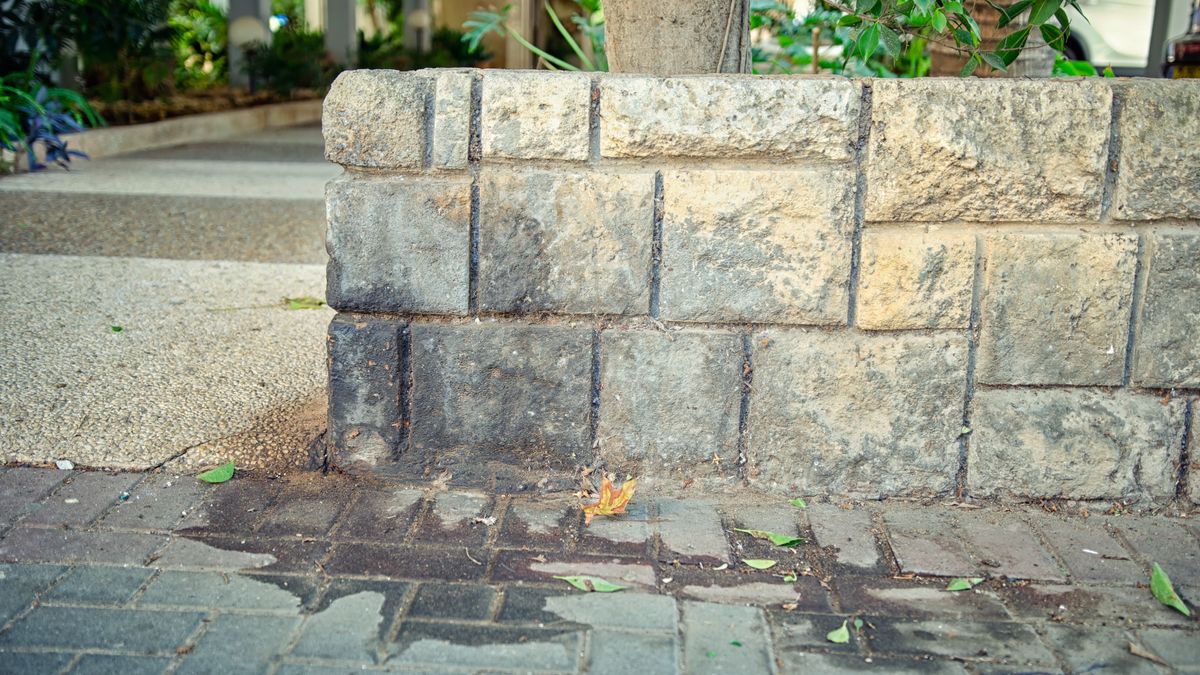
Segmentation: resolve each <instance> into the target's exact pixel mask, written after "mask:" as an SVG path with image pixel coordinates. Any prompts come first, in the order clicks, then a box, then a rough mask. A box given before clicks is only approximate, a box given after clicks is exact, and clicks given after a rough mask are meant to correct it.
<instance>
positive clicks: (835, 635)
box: [825, 621, 850, 645]
mask: <svg viewBox="0 0 1200 675" xmlns="http://www.w3.org/2000/svg"><path fill="white" fill-rule="evenodd" d="M825 639H826V640H829V641H830V642H833V643H835V644H839V645H844V644H846V643H847V642H849V641H850V629H849V628H847V627H846V622H845V621H843V622H842V625H841V626H838V627H837V628H834V629H833V630H831V631H829V633H827V634H826V635H825Z"/></svg>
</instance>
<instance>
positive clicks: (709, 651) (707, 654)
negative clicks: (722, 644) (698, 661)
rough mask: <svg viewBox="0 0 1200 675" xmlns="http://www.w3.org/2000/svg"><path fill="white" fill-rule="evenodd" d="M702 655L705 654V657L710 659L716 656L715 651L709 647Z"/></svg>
mask: <svg viewBox="0 0 1200 675" xmlns="http://www.w3.org/2000/svg"><path fill="white" fill-rule="evenodd" d="M704 655H705V656H707V657H708V658H710V659H715V658H717V653H716V652H714V651H712V650H711V649H710V650H708V652H706V653H705V654H704Z"/></svg>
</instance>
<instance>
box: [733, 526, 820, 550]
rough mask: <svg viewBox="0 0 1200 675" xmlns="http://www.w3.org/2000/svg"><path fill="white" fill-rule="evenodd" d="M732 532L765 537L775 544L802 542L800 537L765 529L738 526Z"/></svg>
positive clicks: (789, 544) (797, 544)
mask: <svg viewBox="0 0 1200 675" xmlns="http://www.w3.org/2000/svg"><path fill="white" fill-rule="evenodd" d="M733 531H734V532H745V533H746V534H748V535H750V536H751V537H754V538H755V539H766V540H767V541H769V542H771V543H772V544H775V545H776V546H789V547H790V546H799V545H800V544H803V543H804V540H803V539H801V538H800V537H793V536H790V535H787V534H779V533H778V532H768V531H766V530H747V529H743V528H740V527H735V528H733Z"/></svg>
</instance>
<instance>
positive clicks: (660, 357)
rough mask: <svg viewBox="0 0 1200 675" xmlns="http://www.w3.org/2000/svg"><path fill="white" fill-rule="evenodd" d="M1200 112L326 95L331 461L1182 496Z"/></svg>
mask: <svg viewBox="0 0 1200 675" xmlns="http://www.w3.org/2000/svg"><path fill="white" fill-rule="evenodd" d="M1197 85H1198V83H1183V82H1163V81H1139V82H1134V81H1111V80H1102V79H1092V80H1087V81H1083V80H1070V81H1064V80H1053V81H1050V80H1043V81H1013V80H974V79H972V80H955V79H945V80H942V79H930V80H916V81H913V80H909V81H896V80H886V81H885V80H875V81H870V80H845V79H815V78H813V79H810V78H794V77H780V78H768V77H755V76H696V77H681V78H655V77H648V76H632V75H584V74H565V73H537V72H513V71H506V72H497V71H487V72H479V71H465V70H459V71H419V72H415V73H406V74H400V73H396V72H385V71H353V72H348V73H344V74H343V75H342V76H341V77H340V78H339V79H338V80H337V82H336V83H335V85H334V87H333V89H332V91H331V93H330V94H329V96H328V98H327V99H326V101H325V111H324V127H325V136H326V152H327V156H328V157H329V159H331V160H332V161H335V162H338V163H339V164H342V165H343V166H345V167H346V169H347V170H346V173H345V174H344V175H343V176H342V177H340V178H338V179H336V180H334V181H333V182H331V183H330V184H329V186H328V191H327V200H328V214H329V231H328V242H327V244H328V250H329V253H330V256H331V260H330V264H329V283H328V296H329V297H328V299H329V303H330V304H331V305H332V306H333V307H335V308H336V309H338V310H339V311H340V312H341V313H340V314H339V316H338V317H337V318H336V319H335V320H334V322H333V324H332V326H331V328H330V342H329V354H330V384H331V388H330V439H331V447H332V449H333V461H334V462H335V463H336V464H338V465H339V466H341V467H343V468H347V469H350V470H358V471H370V472H385V473H386V472H401V473H411V472H417V473H423V474H425V475H435V473H436V472H440V471H442V470H443V469H449V470H451V471H470V470H473V469H479V468H480V467H486V466H490V465H493V464H494V465H496V466H519V467H523V468H526V469H534V470H540V471H545V470H546V469H566V470H570V469H572V468H573V467H575V466H579V465H587V464H591V463H593V462H596V461H597V460H602V461H603V462H604V463H605V464H606V465H607V466H608V467H610V468H611V469H612V470H615V471H618V472H619V473H622V474H625V473H631V474H651V475H663V476H669V475H676V474H678V475H686V476H688V477H698V478H726V479H730V480H733V481H736V480H745V481H749V482H750V483H751V484H755V485H758V486H761V487H764V488H768V489H775V490H779V491H783V492H788V493H793V492H797V493H826V492H827V493H840V494H853V495H883V494H889V495H902V494H903V495H911V494H928V493H950V492H953V491H955V490H963V491H965V492H969V493H970V494H973V495H976V496H1010V495H1016V496H1028V497H1073V498H1121V497H1127V496H1137V497H1140V498H1143V499H1146V498H1148V499H1151V500H1154V501H1160V502H1161V501H1165V500H1168V499H1171V498H1173V497H1174V496H1175V495H1176V492H1177V490H1183V491H1184V493H1186V492H1187V489H1188V488H1187V485H1186V482H1187V480H1188V476H1189V472H1188V471H1186V470H1185V467H1184V466H1182V464H1183V463H1184V462H1185V461H1186V458H1187V456H1188V452H1189V451H1191V453H1192V455H1193V456H1194V455H1196V452H1195V451H1194V450H1190V449H1189V447H1188V441H1187V438H1186V437H1187V435H1188V433H1189V428H1190V427H1193V426H1196V424H1195V423H1192V424H1189V421H1188V420H1189V418H1190V419H1193V420H1194V418H1195V417H1196V414H1197V413H1196V410H1197V409H1198V408H1200V405H1197V403H1196V399H1197V392H1200V144H1197V142H1196V139H1197V138H1200V86H1197ZM715 458H720V459H719V460H717V459H715ZM1198 473H1200V471H1197V472H1191V476H1196V475H1197V474H1198ZM1181 482H1182V483H1183V485H1181ZM1191 495H1192V496H1193V498H1197V499H1200V490H1196V489H1193V490H1192V492H1191Z"/></svg>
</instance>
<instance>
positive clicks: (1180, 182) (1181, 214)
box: [1113, 80, 1200, 220]
mask: <svg viewBox="0 0 1200 675" xmlns="http://www.w3.org/2000/svg"><path fill="white" fill-rule="evenodd" d="M1117 134H1118V137H1119V138H1120V145H1119V150H1118V152H1117V165H1118V170H1117V181H1116V184H1115V185H1114V186H1113V216H1114V217H1116V218H1122V219H1127V220H1144V219H1150V218H1200V190H1197V189H1196V186H1197V185H1200V146H1197V145H1196V138H1197V137H1200V82H1197V81H1195V80H1131V81H1129V83H1128V84H1125V85H1124V100H1123V102H1122V105H1121V115H1120V118H1119V119H1118V121H1117Z"/></svg>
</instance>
